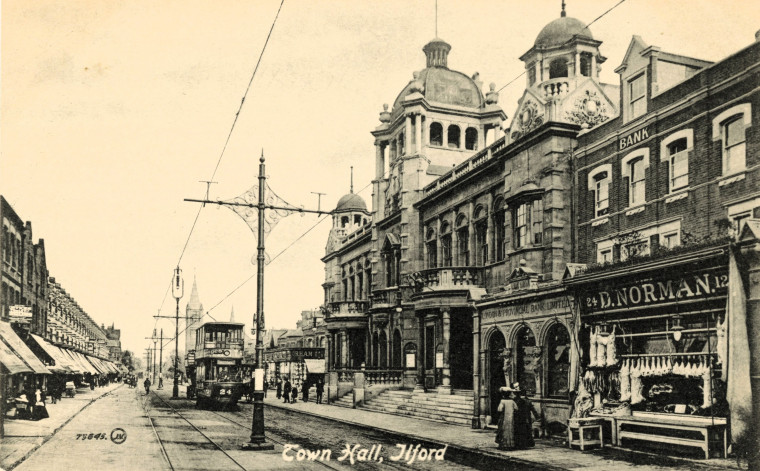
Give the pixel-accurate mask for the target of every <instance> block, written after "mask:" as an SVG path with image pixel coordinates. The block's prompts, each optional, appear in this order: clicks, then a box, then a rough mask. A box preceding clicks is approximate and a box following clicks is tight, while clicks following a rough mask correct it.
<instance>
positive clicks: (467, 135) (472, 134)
mask: <svg viewBox="0 0 760 471" xmlns="http://www.w3.org/2000/svg"><path fill="white" fill-rule="evenodd" d="M464 148H465V149H467V150H478V130H477V129H475V128H467V129H466V130H465V132H464Z"/></svg>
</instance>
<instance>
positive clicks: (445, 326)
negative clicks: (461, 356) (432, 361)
mask: <svg viewBox="0 0 760 471" xmlns="http://www.w3.org/2000/svg"><path fill="white" fill-rule="evenodd" d="M441 327H442V329H441V330H442V331H443V365H442V370H441V373H442V376H443V377H442V378H441V386H439V387H438V393H439V394H451V367H450V366H449V365H450V363H449V352H450V351H451V348H450V346H449V342H450V341H451V308H449V307H444V308H442V309H441ZM436 366H438V365H436Z"/></svg>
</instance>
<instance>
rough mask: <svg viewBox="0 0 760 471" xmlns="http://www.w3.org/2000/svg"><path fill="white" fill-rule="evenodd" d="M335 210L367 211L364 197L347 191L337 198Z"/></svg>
mask: <svg viewBox="0 0 760 471" xmlns="http://www.w3.org/2000/svg"><path fill="white" fill-rule="evenodd" d="M335 211H336V212H343V211H367V203H365V202H364V199H363V198H362V197H361V196H359V195H357V194H356V193H349V194H347V195H343V197H342V198H341V199H339V200H338V205H337V206H336V207H335Z"/></svg>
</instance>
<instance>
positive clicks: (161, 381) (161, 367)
mask: <svg viewBox="0 0 760 471" xmlns="http://www.w3.org/2000/svg"><path fill="white" fill-rule="evenodd" d="M158 345H159V347H160V350H159V352H160V353H159V357H158V389H164V328H163V327H161V341H159V342H158Z"/></svg>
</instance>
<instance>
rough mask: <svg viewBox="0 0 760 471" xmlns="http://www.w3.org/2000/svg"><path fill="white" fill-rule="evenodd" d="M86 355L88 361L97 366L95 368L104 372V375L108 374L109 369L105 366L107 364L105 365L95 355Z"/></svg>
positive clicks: (99, 372)
mask: <svg viewBox="0 0 760 471" xmlns="http://www.w3.org/2000/svg"><path fill="white" fill-rule="evenodd" d="M84 357H85V358H86V359H87V361H89V362H90V364H91V365H92V366H93V367H95V369H96V370H97V371H98V374H102V375H104V374H107V373H108V371H107V369H106V367H105V366H103V364H102V363H101V362H100V360H99V359H97V358H95V357H92V356H90V355H85V356H84Z"/></svg>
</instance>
